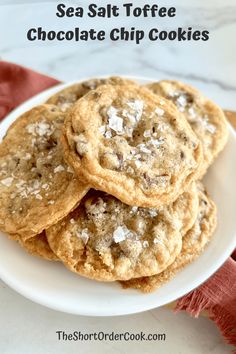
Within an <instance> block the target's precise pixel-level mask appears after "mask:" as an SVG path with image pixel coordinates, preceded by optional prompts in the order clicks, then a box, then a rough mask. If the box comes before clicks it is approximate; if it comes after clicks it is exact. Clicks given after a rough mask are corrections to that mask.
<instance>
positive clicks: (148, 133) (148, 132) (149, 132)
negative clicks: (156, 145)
mask: <svg viewBox="0 0 236 354" xmlns="http://www.w3.org/2000/svg"><path fill="white" fill-rule="evenodd" d="M143 136H144V138H149V137H151V131H150V130H145V131H144V133H143Z"/></svg>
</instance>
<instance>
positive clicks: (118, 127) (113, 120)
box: [107, 106, 123, 134]
mask: <svg viewBox="0 0 236 354" xmlns="http://www.w3.org/2000/svg"><path fill="white" fill-rule="evenodd" d="M117 113H118V110H117V109H116V108H115V107H112V106H111V107H110V108H109V109H108V111H107V115H108V126H109V128H111V129H112V130H114V131H115V132H116V133H117V134H121V133H123V118H121V117H119V116H118V115H117Z"/></svg>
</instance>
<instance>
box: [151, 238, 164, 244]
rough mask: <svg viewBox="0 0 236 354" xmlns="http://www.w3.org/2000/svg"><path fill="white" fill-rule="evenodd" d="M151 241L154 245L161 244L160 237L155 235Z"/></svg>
mask: <svg viewBox="0 0 236 354" xmlns="http://www.w3.org/2000/svg"><path fill="white" fill-rule="evenodd" d="M153 243H154V245H157V244H159V245H163V242H162V240H160V239H159V238H157V237H155V238H154V240H153Z"/></svg>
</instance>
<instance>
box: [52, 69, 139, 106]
mask: <svg viewBox="0 0 236 354" xmlns="http://www.w3.org/2000/svg"><path fill="white" fill-rule="evenodd" d="M104 84H110V85H126V84H135V82H133V81H131V80H128V79H122V78H120V77H116V76H114V77H113V76H112V77H109V78H106V79H91V80H88V81H83V82H81V83H76V84H74V85H71V86H69V87H66V88H65V89H63V90H61V91H59V92H57V93H56V94H55V95H53V96H51V97H50V98H49V99H48V101H47V103H49V104H54V105H56V106H57V107H59V108H60V109H61V110H62V111H63V112H66V111H67V110H68V109H70V108H71V107H72V106H73V104H74V103H75V102H76V101H77V100H78V99H80V98H81V97H83V96H84V95H85V94H86V93H88V92H89V91H91V90H95V89H96V88H97V87H98V86H101V85H104Z"/></svg>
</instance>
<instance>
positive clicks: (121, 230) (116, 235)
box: [113, 225, 130, 243]
mask: <svg viewBox="0 0 236 354" xmlns="http://www.w3.org/2000/svg"><path fill="white" fill-rule="evenodd" d="M129 233H130V230H129V229H127V227H126V226H125V225H124V226H118V227H117V229H116V230H115V231H114V232H113V239H114V241H115V243H119V242H122V241H124V240H126V238H127V236H128V235H129Z"/></svg>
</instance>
